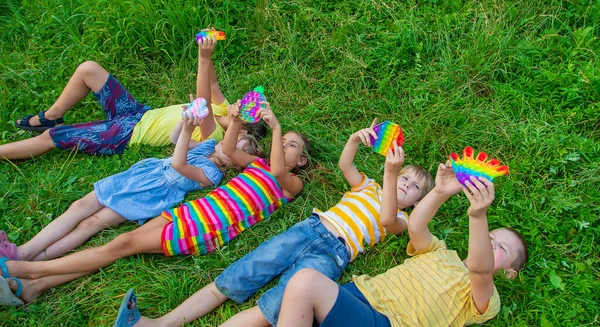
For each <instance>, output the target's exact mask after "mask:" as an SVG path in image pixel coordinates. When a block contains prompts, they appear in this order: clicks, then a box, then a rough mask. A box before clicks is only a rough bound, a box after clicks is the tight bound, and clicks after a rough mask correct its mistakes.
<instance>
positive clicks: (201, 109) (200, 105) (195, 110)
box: [181, 98, 208, 119]
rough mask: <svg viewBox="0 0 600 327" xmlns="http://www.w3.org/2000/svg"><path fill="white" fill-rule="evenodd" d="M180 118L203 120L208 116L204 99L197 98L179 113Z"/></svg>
mask: <svg viewBox="0 0 600 327" xmlns="http://www.w3.org/2000/svg"><path fill="white" fill-rule="evenodd" d="M181 116H182V117H187V118H195V119H204V118H206V116H208V107H207V106H206V100H204V98H197V99H195V100H194V101H192V102H191V103H190V104H189V105H188V107H187V108H186V109H185V110H184V111H183V112H182V113H181Z"/></svg>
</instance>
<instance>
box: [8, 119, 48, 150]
mask: <svg viewBox="0 0 600 327" xmlns="http://www.w3.org/2000/svg"><path fill="white" fill-rule="evenodd" d="M31 119H33V118H31ZM55 147H56V146H55V145H54V142H52V138H50V133H49V132H48V131H45V132H44V133H42V134H40V135H38V136H35V137H32V138H30V139H26V140H21V141H17V142H13V143H7V144H2V145H0V159H9V160H12V159H30V158H35V157H39V156H41V155H42V154H44V153H46V152H48V151H50V150H52V149H54V148H55Z"/></svg>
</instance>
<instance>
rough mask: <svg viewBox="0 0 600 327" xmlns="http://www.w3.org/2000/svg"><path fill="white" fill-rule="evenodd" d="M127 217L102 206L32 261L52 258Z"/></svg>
mask: <svg viewBox="0 0 600 327" xmlns="http://www.w3.org/2000/svg"><path fill="white" fill-rule="evenodd" d="M126 221H127V219H125V218H123V216H121V215H119V214H118V213H116V212H114V211H113V210H112V209H109V208H106V207H104V208H102V209H100V211H98V212H96V213H95V214H93V215H92V216H91V217H88V218H86V219H84V220H83V221H82V222H80V223H79V224H78V225H77V227H75V229H74V230H72V231H71V232H70V233H69V234H67V235H66V236H65V237H63V238H61V239H60V240H58V241H56V242H54V243H52V245H50V246H49V247H48V248H46V249H45V250H44V251H42V252H41V253H40V254H38V255H37V256H35V257H34V258H33V259H32V261H40V260H52V259H56V258H58V257H60V256H62V255H64V254H65V253H67V252H69V251H71V250H73V249H75V248H76V247H78V246H80V245H81V244H83V243H85V241H87V240H88V239H89V238H90V237H92V235H94V234H96V233H98V232H99V231H101V230H103V229H105V228H107V227H110V226H115V225H118V224H121V223H124V222H126Z"/></svg>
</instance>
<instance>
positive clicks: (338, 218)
mask: <svg viewBox="0 0 600 327" xmlns="http://www.w3.org/2000/svg"><path fill="white" fill-rule="evenodd" d="M375 123H376V121H373V125H371V127H370V128H365V129H362V130H360V131H358V132H356V133H354V134H352V135H351V136H350V139H349V140H348V142H347V143H346V146H345V147H344V150H343V151H342V155H341V156H340V160H339V167H340V169H341V171H342V173H343V174H344V177H345V178H346V180H347V181H348V182H349V183H350V185H351V186H352V189H351V190H350V191H349V192H347V193H346V194H345V195H344V197H343V198H342V199H341V200H340V201H339V203H337V204H336V205H335V206H334V207H332V208H330V209H329V210H327V211H326V212H322V211H320V210H318V209H315V210H313V215H312V216H311V217H309V218H307V219H305V220H304V221H302V222H299V223H297V224H296V225H294V226H293V227H291V228H289V229H288V230H286V231H285V232H283V233H281V234H279V235H277V236H275V237H273V238H271V239H270V240H268V241H266V242H264V243H262V244H261V245H260V246H259V247H258V248H256V249H255V250H254V251H252V252H250V253H248V254H247V255H245V256H244V257H242V258H241V259H239V260H238V261H236V262H234V263H233V264H232V265H230V266H229V267H228V268H226V269H225V270H224V271H223V272H222V273H221V274H220V275H219V276H218V277H217V278H216V280H215V281H214V282H213V283H211V284H209V285H207V286H205V287H204V288H202V289H201V290H200V291H198V292H196V293H195V294H194V295H192V296H191V297H190V298H188V299H187V300H186V301H185V302H184V303H182V304H181V305H179V306H178V307H177V308H175V309H174V310H173V311H171V312H170V313H168V314H167V315H165V316H163V317H161V318H158V319H155V320H153V319H148V318H144V317H140V313H139V311H138V309H137V304H136V297H135V294H133V292H131V291H130V292H129V293H128V294H127V295H126V296H125V298H124V299H123V303H122V305H121V309H120V311H119V316H118V318H117V323H116V324H115V326H119V327H121V326H128V327H129V326H137V325H138V324H136V323H135V322H136V321H139V325H140V326H180V325H182V324H183V323H189V322H190V321H192V320H194V319H198V318H200V317H202V316H204V315H205V314H207V313H208V312H210V311H211V310H213V309H214V308H216V307H217V306H219V305H220V304H221V303H223V302H225V301H226V300H227V299H232V300H234V301H236V302H238V303H243V302H245V301H247V300H248V299H249V298H250V297H251V296H252V295H254V294H255V293H256V292H257V291H258V290H259V289H260V288H262V287H263V286H264V285H266V284H267V283H269V282H270V281H271V280H273V279H275V278H276V277H277V276H281V277H280V279H279V283H278V284H277V285H276V286H274V287H273V288H271V289H269V290H268V291H266V292H265V293H263V295H262V296H261V297H260V299H259V300H258V306H257V307H254V308H252V309H249V310H246V311H243V312H241V313H239V314H237V315H236V316H234V317H233V318H231V319H230V320H229V321H227V325H232V326H268V325H276V324H277V318H278V315H279V309H280V306H281V300H282V298H283V293H284V290H285V286H286V284H287V282H288V280H289V279H290V278H291V277H292V276H293V275H294V274H295V273H296V272H297V271H299V270H301V269H304V268H313V269H315V270H317V271H319V272H321V273H322V274H324V275H325V276H327V277H328V278H330V279H333V280H337V279H338V278H339V277H340V276H341V274H342V272H343V271H344V269H345V268H346V266H347V264H348V263H349V262H350V261H352V260H354V259H355V258H356V256H357V255H358V254H359V253H361V252H363V250H364V243H366V244H369V245H374V244H376V243H378V242H380V241H382V240H383V239H384V238H385V236H386V234H387V233H393V234H399V233H401V232H402V231H404V230H406V228H407V225H408V215H407V214H406V213H405V212H404V211H402V210H403V209H404V208H407V207H410V206H413V205H415V204H416V203H417V202H418V201H419V200H420V199H421V198H423V197H424V196H425V194H427V192H428V191H429V190H430V189H431V187H432V186H433V185H432V184H433V179H432V177H431V175H430V174H429V173H428V172H427V171H426V170H425V169H423V168H421V167H419V166H407V167H404V168H402V169H400V168H401V166H402V164H403V162H404V152H403V150H402V148H401V147H398V146H397V145H396V146H395V148H394V151H391V150H390V151H389V153H388V154H387V157H386V162H385V172H384V178H383V179H384V184H383V188H382V187H381V186H380V185H379V184H378V183H377V182H375V181H374V180H373V179H371V178H369V177H367V176H366V175H365V174H364V173H361V172H359V171H358V169H357V168H356V167H355V166H354V156H355V154H356V151H357V148H358V146H359V145H360V143H363V144H365V145H367V146H371V142H370V138H369V137H370V136H373V137H375V138H377V135H376V133H375V132H374V130H373V126H374V125H375ZM123 317H127V318H128V319H125V318H123Z"/></svg>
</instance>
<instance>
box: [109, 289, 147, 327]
mask: <svg viewBox="0 0 600 327" xmlns="http://www.w3.org/2000/svg"><path fill="white" fill-rule="evenodd" d="M130 302H133V309H129V303H130ZM140 316H141V315H140V310H138V307H137V296H135V293H134V292H133V288H130V289H129V291H127V294H125V297H123V302H121V307H120V308H119V314H118V315H117V321H115V324H114V327H131V326H133V325H135V324H136V323H137V322H138V321H139V320H140Z"/></svg>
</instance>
